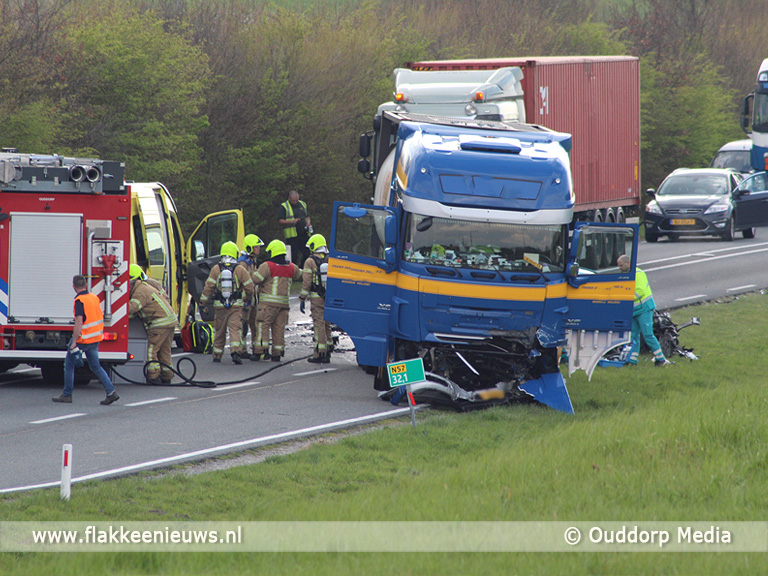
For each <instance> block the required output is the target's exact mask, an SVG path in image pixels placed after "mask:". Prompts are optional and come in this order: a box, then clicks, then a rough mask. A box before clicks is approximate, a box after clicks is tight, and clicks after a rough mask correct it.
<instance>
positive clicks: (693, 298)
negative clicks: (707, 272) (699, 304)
mask: <svg viewBox="0 0 768 576" xmlns="http://www.w3.org/2000/svg"><path fill="white" fill-rule="evenodd" d="M705 296H706V294H696V295H695V296H687V297H685V298H675V302H685V301H686V300H696V299H697V298H704V297H705Z"/></svg>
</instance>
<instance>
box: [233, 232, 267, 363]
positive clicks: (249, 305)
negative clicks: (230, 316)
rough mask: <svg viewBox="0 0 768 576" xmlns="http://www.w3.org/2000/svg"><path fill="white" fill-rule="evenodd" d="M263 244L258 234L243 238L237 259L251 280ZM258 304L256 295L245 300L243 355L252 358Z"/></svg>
mask: <svg viewBox="0 0 768 576" xmlns="http://www.w3.org/2000/svg"><path fill="white" fill-rule="evenodd" d="M262 246H264V242H262V241H261V238H259V237H258V236H256V234H248V235H247V236H246V237H245V238H244V239H243V250H242V251H241V252H240V258H238V259H237V263H238V264H239V265H240V266H243V267H245V269H246V270H248V274H249V275H250V276H251V280H253V275H254V274H255V273H256V258H257V257H258V255H259V252H261V247H262ZM254 292H255V289H254ZM256 304H258V298H257V297H256V296H255V295H254V298H253V299H252V300H250V301H247V302H245V301H244V302H243V331H242V333H241V335H240V349H241V350H242V352H241V355H242V357H243V358H248V357H249V356H250V358H251V360H253V359H254V356H255V354H253V346H254V345H255V344H256ZM249 329H250V331H251V352H252V353H251V354H248V340H247V337H248V330H249Z"/></svg>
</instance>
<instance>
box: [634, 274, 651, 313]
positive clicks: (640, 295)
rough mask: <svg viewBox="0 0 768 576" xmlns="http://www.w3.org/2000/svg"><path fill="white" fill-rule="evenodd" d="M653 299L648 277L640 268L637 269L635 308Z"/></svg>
mask: <svg viewBox="0 0 768 576" xmlns="http://www.w3.org/2000/svg"><path fill="white" fill-rule="evenodd" d="M652 297H653V294H652V293H651V285H650V284H649V283H648V276H646V274H645V272H643V271H642V270H640V268H636V269H635V306H640V304H642V303H644V302H647V301H648V300H650V299H651V298H652Z"/></svg>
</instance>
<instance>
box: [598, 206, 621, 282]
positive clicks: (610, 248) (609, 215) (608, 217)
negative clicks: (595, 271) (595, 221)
mask: <svg viewBox="0 0 768 576" xmlns="http://www.w3.org/2000/svg"><path fill="white" fill-rule="evenodd" d="M605 222H606V223H607V224H614V223H615V222H616V215H615V213H614V211H613V208H608V209H607V210H606V211H605ZM614 252H616V236H615V235H613V234H606V235H605V244H604V245H603V259H602V262H601V268H608V267H610V266H615V265H616V258H617V257H616V256H614Z"/></svg>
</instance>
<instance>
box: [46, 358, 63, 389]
mask: <svg viewBox="0 0 768 576" xmlns="http://www.w3.org/2000/svg"><path fill="white" fill-rule="evenodd" d="M40 372H41V373H42V375H43V381H44V382H45V383H46V384H47V385H48V386H52V387H56V388H64V362H45V363H44V364H41V365H40Z"/></svg>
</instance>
